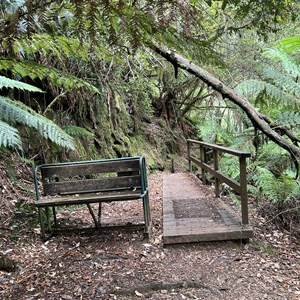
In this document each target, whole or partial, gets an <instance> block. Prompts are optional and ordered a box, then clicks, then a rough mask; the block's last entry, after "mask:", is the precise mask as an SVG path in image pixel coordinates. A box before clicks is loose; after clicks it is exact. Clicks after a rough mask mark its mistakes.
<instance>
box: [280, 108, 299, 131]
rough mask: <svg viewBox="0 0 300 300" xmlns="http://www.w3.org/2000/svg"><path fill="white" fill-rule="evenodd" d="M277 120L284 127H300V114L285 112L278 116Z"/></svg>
mask: <svg viewBox="0 0 300 300" xmlns="http://www.w3.org/2000/svg"><path fill="white" fill-rule="evenodd" d="M275 120H276V121H277V122H278V123H279V124H282V125H284V126H288V127H290V126H299V125H300V112H295V111H284V112H282V113H280V114H278V115H277V116H276V118H275Z"/></svg>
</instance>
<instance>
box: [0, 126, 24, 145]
mask: <svg viewBox="0 0 300 300" xmlns="http://www.w3.org/2000/svg"><path fill="white" fill-rule="evenodd" d="M0 147H5V148H9V147H11V148H16V149H19V150H22V142H21V138H20V135H19V132H18V130H17V129H16V128H14V127H12V126H10V125H8V124H7V123H5V122H2V121H0Z"/></svg>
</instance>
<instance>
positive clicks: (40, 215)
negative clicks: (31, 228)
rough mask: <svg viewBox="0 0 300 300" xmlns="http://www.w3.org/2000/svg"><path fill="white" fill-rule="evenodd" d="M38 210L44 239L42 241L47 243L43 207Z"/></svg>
mask: <svg viewBox="0 0 300 300" xmlns="http://www.w3.org/2000/svg"><path fill="white" fill-rule="evenodd" d="M38 210H39V221H40V226H41V237H42V240H43V241H45V240H46V237H45V226H44V220H43V210H42V208H41V207H39V208H38Z"/></svg>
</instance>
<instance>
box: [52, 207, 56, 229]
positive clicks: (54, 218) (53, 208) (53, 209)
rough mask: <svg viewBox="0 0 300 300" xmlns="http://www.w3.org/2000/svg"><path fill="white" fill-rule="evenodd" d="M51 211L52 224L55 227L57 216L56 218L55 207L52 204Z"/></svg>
mask: <svg viewBox="0 0 300 300" xmlns="http://www.w3.org/2000/svg"><path fill="white" fill-rule="evenodd" d="M52 213H53V221H54V226H55V228H57V218H56V209H55V206H52Z"/></svg>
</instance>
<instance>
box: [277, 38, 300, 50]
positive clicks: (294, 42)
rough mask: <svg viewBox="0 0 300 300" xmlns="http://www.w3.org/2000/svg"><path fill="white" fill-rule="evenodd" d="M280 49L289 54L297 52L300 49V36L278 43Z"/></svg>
mask: <svg viewBox="0 0 300 300" xmlns="http://www.w3.org/2000/svg"><path fill="white" fill-rule="evenodd" d="M277 44H278V47H279V48H281V49H283V50H284V51H285V52H287V53H292V52H295V51H296V50H299V49H300V36H299V35H298V36H289V37H287V38H284V39H282V40H280V41H278V42H277Z"/></svg>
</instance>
